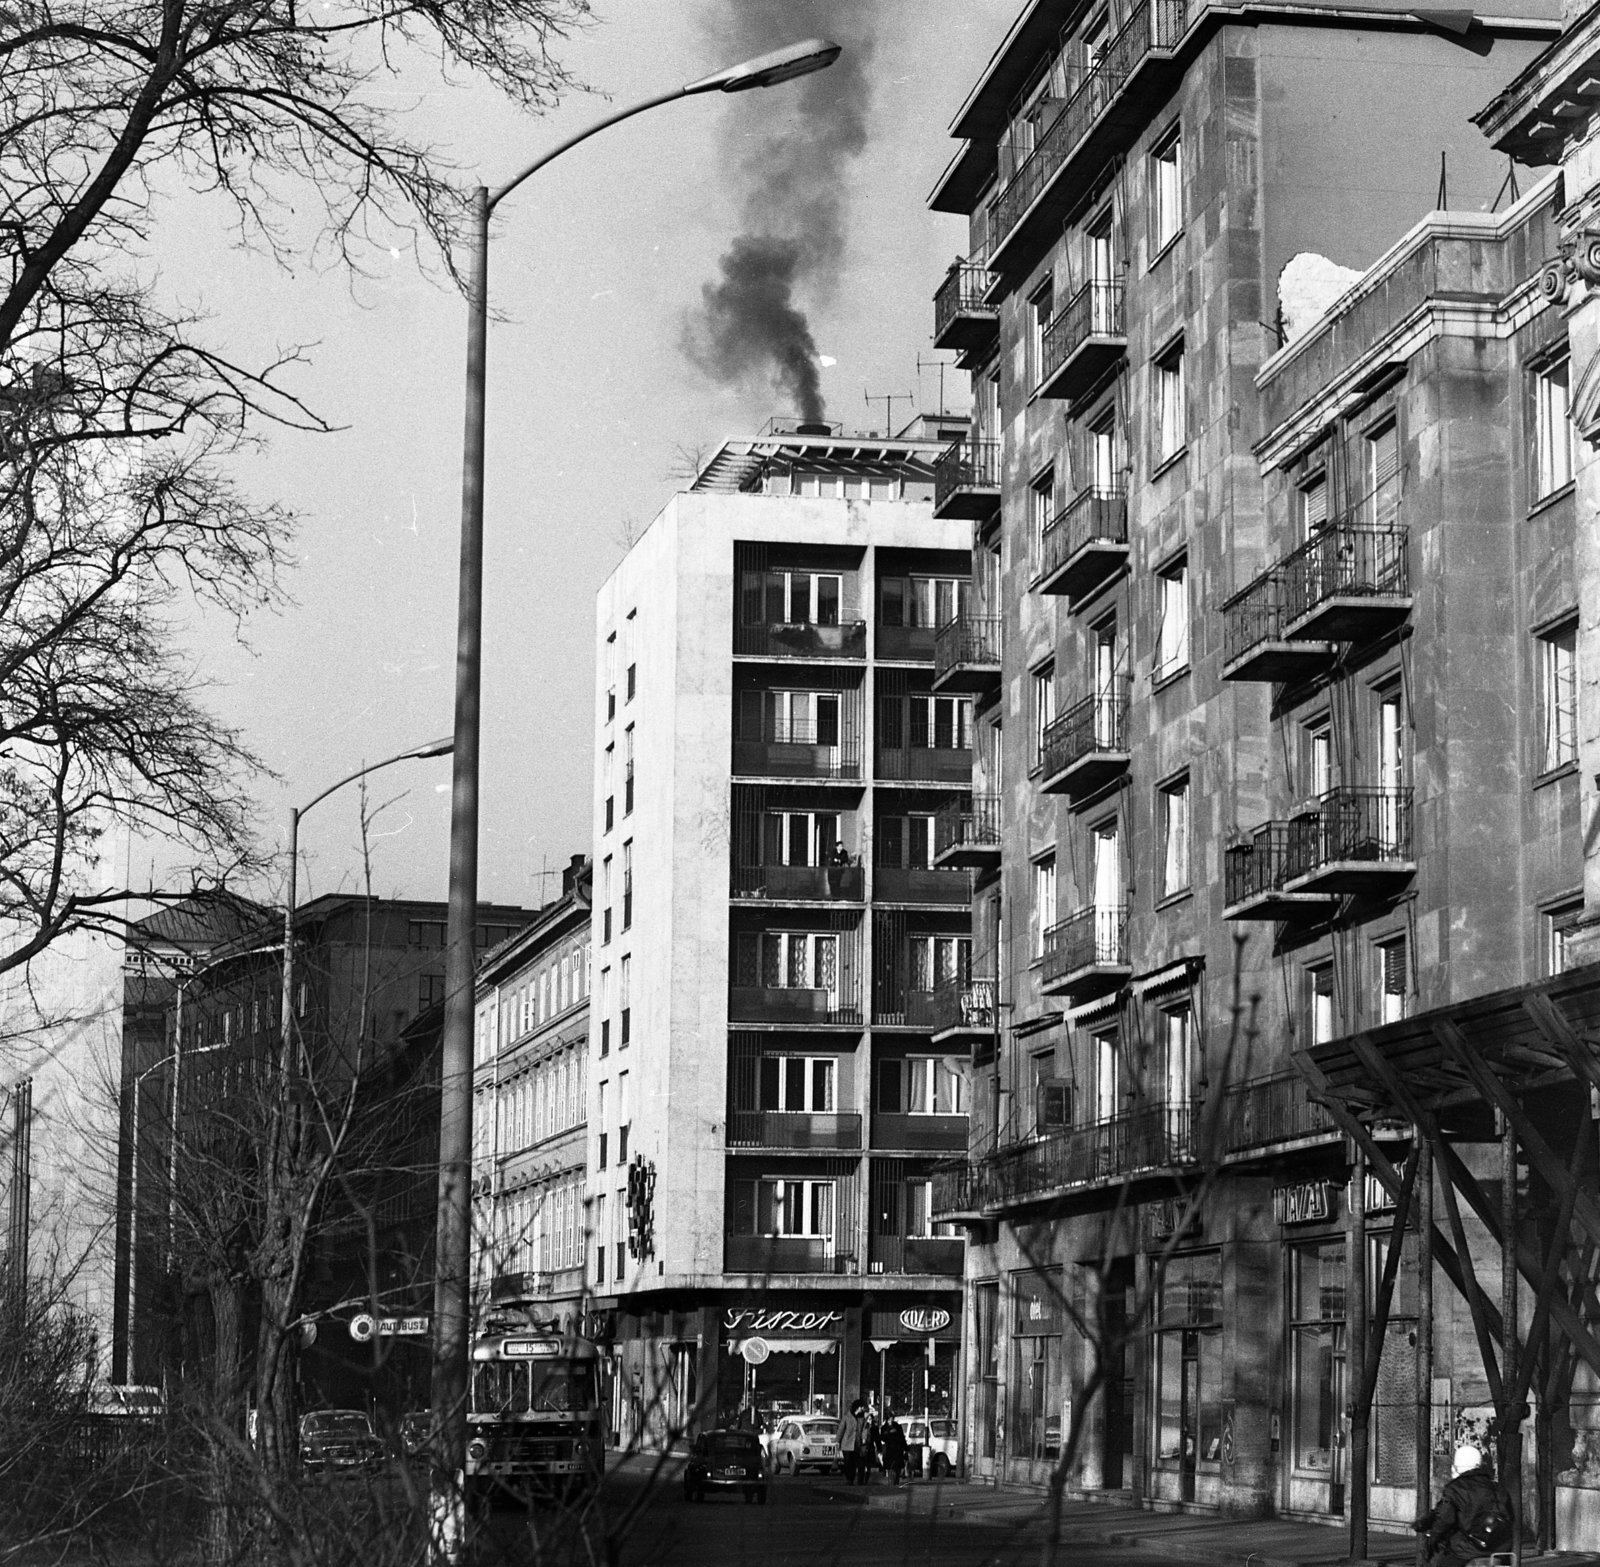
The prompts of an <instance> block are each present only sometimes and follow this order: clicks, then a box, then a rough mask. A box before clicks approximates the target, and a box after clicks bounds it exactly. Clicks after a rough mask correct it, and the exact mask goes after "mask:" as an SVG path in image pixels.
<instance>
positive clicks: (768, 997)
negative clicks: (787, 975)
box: [728, 985, 861, 1025]
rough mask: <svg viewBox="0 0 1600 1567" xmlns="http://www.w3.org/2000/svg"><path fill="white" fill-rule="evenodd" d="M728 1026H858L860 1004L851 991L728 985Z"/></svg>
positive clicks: (788, 986) (854, 993)
mask: <svg viewBox="0 0 1600 1567" xmlns="http://www.w3.org/2000/svg"><path fill="white" fill-rule="evenodd" d="M728 1020H729V1022H732V1023H805V1024H811V1025H817V1024H822V1023H843V1024H859V1023H860V1022H861V1001H860V998H859V995H858V994H856V992H855V991H854V989H853V988H852V989H848V990H847V989H840V990H819V989H815V988H813V987H811V986H801V985H730V986H729V987H728Z"/></svg>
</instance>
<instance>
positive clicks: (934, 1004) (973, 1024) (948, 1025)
mask: <svg viewBox="0 0 1600 1567" xmlns="http://www.w3.org/2000/svg"><path fill="white" fill-rule="evenodd" d="M994 995H995V987H994V980H993V979H986V978H981V977H973V978H968V979H947V980H946V981H945V982H944V983H943V984H941V985H937V986H935V987H934V988H933V989H932V990H914V991H912V992H910V994H909V995H908V997H907V1001H906V1013H905V1018H906V1023H907V1024H908V1025H909V1026H910V1027H912V1028H926V1029H929V1030H931V1031H932V1032H934V1033H942V1032H944V1031H946V1030H949V1029H957V1028H967V1029H971V1030H972V1031H973V1032H975V1033H992V1032H993V1030H994Z"/></svg>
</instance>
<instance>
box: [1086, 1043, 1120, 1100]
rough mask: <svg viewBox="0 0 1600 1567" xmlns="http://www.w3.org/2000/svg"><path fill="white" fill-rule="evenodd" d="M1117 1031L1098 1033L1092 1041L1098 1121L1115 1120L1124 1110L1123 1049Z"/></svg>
mask: <svg viewBox="0 0 1600 1567" xmlns="http://www.w3.org/2000/svg"><path fill="white" fill-rule="evenodd" d="M1120 1045H1121V1040H1120V1039H1119V1038H1118V1036H1117V1035H1116V1033H1115V1032H1110V1033H1104V1034H1096V1035H1094V1036H1093V1039H1092V1040H1091V1041H1090V1049H1091V1051H1092V1053H1093V1056H1094V1114H1095V1120H1096V1121H1114V1120H1115V1119H1116V1118H1117V1116H1118V1115H1119V1114H1121V1111H1122V1051H1121V1049H1120Z"/></svg>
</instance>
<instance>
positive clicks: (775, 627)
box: [733, 620, 867, 659]
mask: <svg viewBox="0 0 1600 1567" xmlns="http://www.w3.org/2000/svg"><path fill="white" fill-rule="evenodd" d="M733 651H734V652H735V653H743V654H746V655H749V656H752V657H756V658H851V659H855V658H865V657H866V656H867V623H866V621H864V620H846V621H841V622H840V623H839V624H838V625H836V626H815V625H810V624H808V623H805V622H798V623H793V624H791V623H790V622H788V621H782V620H779V621H772V622H769V623H765V624H761V625H741V626H735V627H734V628H733Z"/></svg>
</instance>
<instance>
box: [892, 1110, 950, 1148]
mask: <svg viewBox="0 0 1600 1567" xmlns="http://www.w3.org/2000/svg"><path fill="white" fill-rule="evenodd" d="M872 1146H873V1148H874V1149H879V1148H889V1149H895V1150H900V1149H914V1150H916V1151H918V1152H921V1153H965V1152H966V1148H967V1118H966V1116H964V1115H907V1114H904V1113H895V1112H881V1111H880V1112H878V1113H876V1114H874V1115H873V1117H872Z"/></svg>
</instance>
